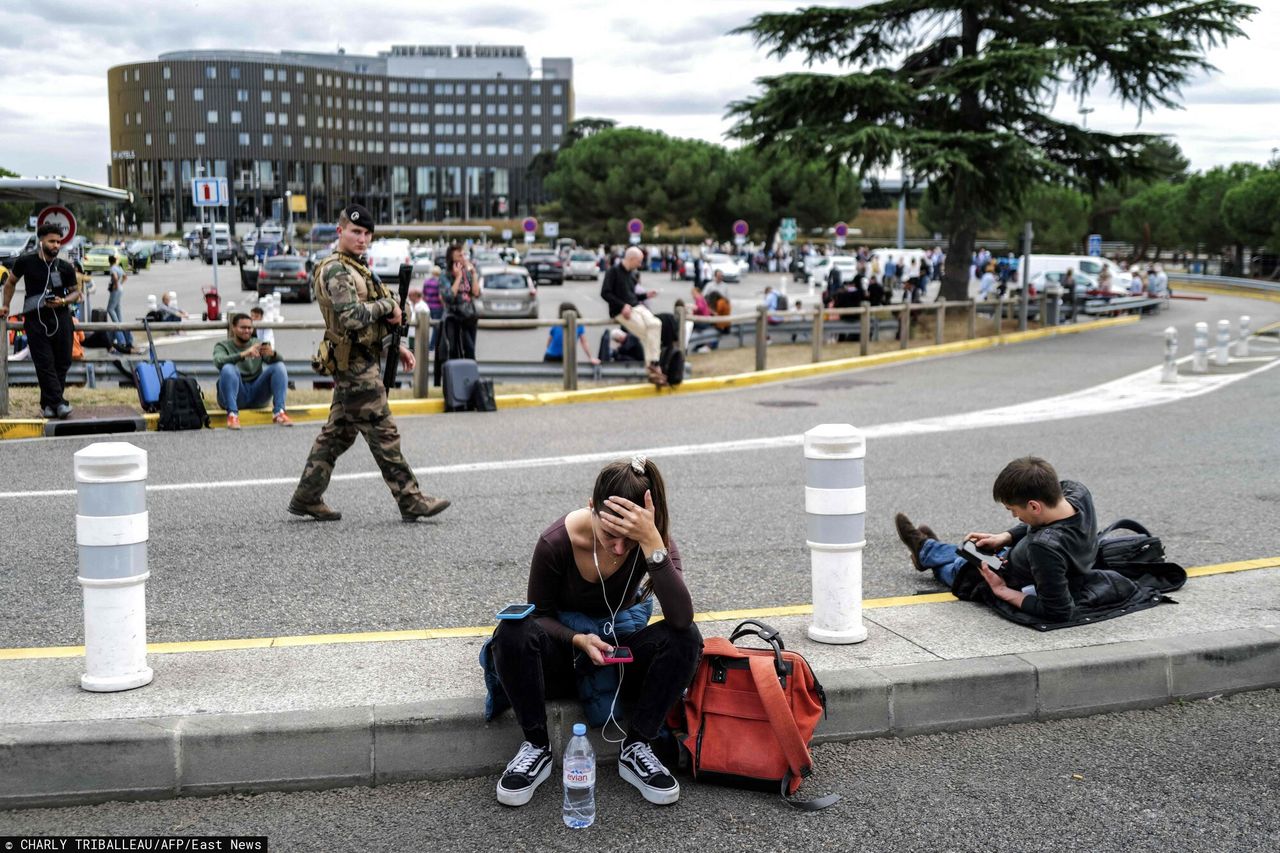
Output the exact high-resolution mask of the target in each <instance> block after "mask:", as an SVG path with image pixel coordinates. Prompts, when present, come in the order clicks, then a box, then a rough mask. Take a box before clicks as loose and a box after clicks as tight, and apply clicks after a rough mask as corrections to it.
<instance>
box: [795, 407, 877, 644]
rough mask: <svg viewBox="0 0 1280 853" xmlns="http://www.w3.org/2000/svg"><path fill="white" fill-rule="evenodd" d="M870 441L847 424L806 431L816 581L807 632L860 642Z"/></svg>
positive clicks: (864, 635) (810, 542) (807, 508)
mask: <svg viewBox="0 0 1280 853" xmlns="http://www.w3.org/2000/svg"><path fill="white" fill-rule="evenodd" d="M865 456H866V440H865V438H864V437H863V435H862V433H861V432H860V431H858V430H857V429H854V428H853V427H852V426H850V425H849V424H822V425H821V426H816V427H814V428H813V429H811V430H809V431H808V432H806V433H805V434H804V467H805V489H804V509H805V515H806V518H807V522H808V539H807V541H806V544H807V545H808V546H809V555H810V556H809V559H810V567H811V572H812V583H813V623H812V624H811V625H810V626H809V637H810V638H811V639H813V640H816V641H818V642H820V643H834V644H844V643H860V642H862V641H863V640H865V639H866V638H867V629H866V627H865V626H863V624H862V551H863V549H864V548H865V547H866V544H867V543H866V517H867V489H866V475H865V470H864V466H863V462H864V458H865Z"/></svg>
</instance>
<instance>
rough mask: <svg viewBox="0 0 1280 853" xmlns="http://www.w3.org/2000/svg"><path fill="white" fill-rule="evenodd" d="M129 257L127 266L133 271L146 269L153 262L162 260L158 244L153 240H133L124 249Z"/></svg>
mask: <svg viewBox="0 0 1280 853" xmlns="http://www.w3.org/2000/svg"><path fill="white" fill-rule="evenodd" d="M125 253H126V254H127V255H128V256H129V265H130V266H131V267H133V269H135V270H140V269H146V268H147V267H149V266H151V262H152V261H153V260H155V261H159V260H163V255H161V253H160V244H159V243H156V242H155V241H154V240H134V241H133V242H132V243H130V244H129V246H128V247H127V248H126V249H125Z"/></svg>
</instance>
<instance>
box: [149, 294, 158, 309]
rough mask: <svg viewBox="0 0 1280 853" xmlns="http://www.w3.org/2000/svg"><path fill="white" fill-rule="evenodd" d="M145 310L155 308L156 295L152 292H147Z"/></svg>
mask: <svg viewBox="0 0 1280 853" xmlns="http://www.w3.org/2000/svg"><path fill="white" fill-rule="evenodd" d="M147 310H148V311H154V310H156V295H155V294H154V293H148V294H147Z"/></svg>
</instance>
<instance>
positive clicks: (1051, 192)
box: [1003, 184, 1090, 253]
mask: <svg viewBox="0 0 1280 853" xmlns="http://www.w3.org/2000/svg"><path fill="white" fill-rule="evenodd" d="M1089 205H1090V200H1089V197H1088V196H1087V195H1085V194H1084V193H1082V192H1080V191H1079V190H1076V189H1072V188H1071V187H1062V186H1056V185H1054V184H1038V185H1036V186H1033V187H1030V188H1028V189H1027V191H1026V193H1025V194H1024V195H1023V197H1022V204H1021V206H1020V207H1019V208H1018V209H1017V210H1015V211H1013V212H1012V213H1011V214H1010V215H1008V216H1006V217H1005V219H1004V222H1003V225H1004V233H1005V239H1007V240H1008V241H1009V244H1010V245H1011V246H1013V245H1016V244H1017V240H1018V238H1019V237H1020V236H1022V229H1023V226H1024V224H1025V223H1026V222H1030V223H1031V229H1032V232H1033V234H1034V237H1033V238H1032V246H1033V247H1034V250H1035V251H1038V252H1040V251H1048V252H1067V253H1075V252H1079V251H1080V250H1081V248H1082V246H1083V245H1084V242H1085V238H1086V236H1087V230H1088V228H1089Z"/></svg>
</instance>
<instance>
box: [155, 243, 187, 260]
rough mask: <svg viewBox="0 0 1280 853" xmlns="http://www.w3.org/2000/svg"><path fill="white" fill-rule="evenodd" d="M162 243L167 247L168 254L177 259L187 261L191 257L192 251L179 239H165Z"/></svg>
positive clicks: (166, 252)
mask: <svg viewBox="0 0 1280 853" xmlns="http://www.w3.org/2000/svg"><path fill="white" fill-rule="evenodd" d="M162 245H163V246H164V247H165V254H166V256H167V257H169V258H172V259H173V260H175V261H185V260H187V259H188V258H190V257H191V252H190V251H189V250H188V249H187V247H186V246H184V245H182V244H181V243H179V242H178V241H177V240H165V241H164V243H163V244H162Z"/></svg>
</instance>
